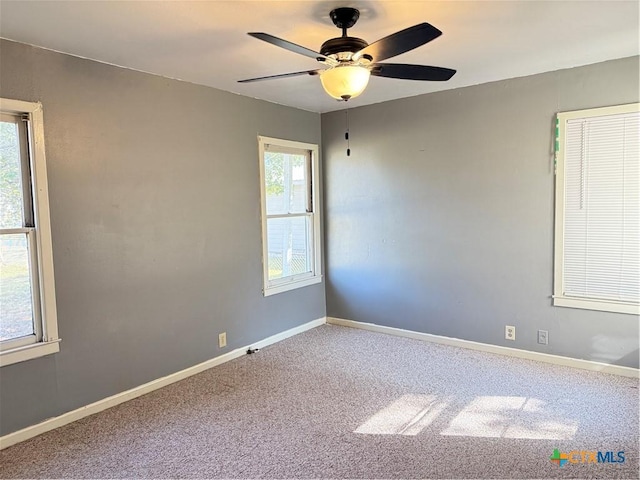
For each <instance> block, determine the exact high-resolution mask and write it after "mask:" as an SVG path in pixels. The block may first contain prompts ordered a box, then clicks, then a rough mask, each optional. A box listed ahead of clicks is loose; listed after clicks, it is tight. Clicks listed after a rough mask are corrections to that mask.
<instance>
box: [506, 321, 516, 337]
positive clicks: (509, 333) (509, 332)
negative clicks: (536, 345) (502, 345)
mask: <svg viewBox="0 0 640 480" xmlns="http://www.w3.org/2000/svg"><path fill="white" fill-rule="evenodd" d="M504 338H506V339H507V340H515V339H516V327H514V326H513V325H505V327H504Z"/></svg>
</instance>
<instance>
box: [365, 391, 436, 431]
mask: <svg viewBox="0 0 640 480" xmlns="http://www.w3.org/2000/svg"><path fill="white" fill-rule="evenodd" d="M445 408H447V403H446V402H443V401H438V398H437V397H436V396H435V395H403V396H402V397H400V398H399V399H398V400H396V401H394V402H393V403H392V404H390V405H389V406H387V407H385V408H384V409H382V410H380V411H379V412H378V413H376V414H375V415H373V416H371V417H370V418H369V419H368V420H367V421H366V422H364V423H363V424H362V425H360V426H359V427H358V428H357V429H356V430H355V433H362V434H368V435H417V434H418V433H420V432H421V431H422V429H424V428H425V427H426V426H427V425H429V424H430V423H431V422H433V421H434V420H435V419H436V417H438V415H440V414H441V413H442V411H443V410H444V409H445Z"/></svg>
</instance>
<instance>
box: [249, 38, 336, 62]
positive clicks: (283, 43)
mask: <svg viewBox="0 0 640 480" xmlns="http://www.w3.org/2000/svg"><path fill="white" fill-rule="evenodd" d="M248 35H251V36H252V37H253V38H257V39H258V40H262V41H264V42H267V43H270V44H272V45H275V46H276V47H280V48H284V49H285V50H289V51H290V52H294V53H299V54H300V55H304V56H305V57H310V58H313V59H315V60H318V61H319V62H329V63H331V64H335V63H337V62H336V61H335V60H333V59H332V58H329V57H325V56H324V55H322V54H320V53H318V52H314V51H313V50H311V49H310V48H306V47H302V46H300V45H297V44H295V43H292V42H289V41H287V40H283V39H282V38H278V37H274V36H273V35H269V34H268V33H264V32H249V33H248Z"/></svg>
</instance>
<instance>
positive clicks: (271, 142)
mask: <svg viewBox="0 0 640 480" xmlns="http://www.w3.org/2000/svg"><path fill="white" fill-rule="evenodd" d="M258 141H259V147H260V179H261V182H260V183H261V193H262V245H263V261H262V264H263V268H264V289H263V292H264V295H265V296H267V295H273V294H275V293H280V292H285V291H287V290H291V289H294V288H299V287H304V286H306V285H312V284H314V283H319V282H320V281H321V280H322V277H321V272H320V261H321V259H320V218H319V216H318V182H317V179H318V146H317V145H311V144H306V143H299V142H291V141H288V140H278V139H275V138H267V137H258Z"/></svg>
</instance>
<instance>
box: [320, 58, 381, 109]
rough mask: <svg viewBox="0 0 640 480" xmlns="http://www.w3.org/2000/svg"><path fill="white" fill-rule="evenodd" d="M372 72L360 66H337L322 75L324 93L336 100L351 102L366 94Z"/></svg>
mask: <svg viewBox="0 0 640 480" xmlns="http://www.w3.org/2000/svg"><path fill="white" fill-rule="evenodd" d="M370 75H371V72H370V71H369V69H368V68H366V67H363V66H360V65H336V66H335V67H333V68H329V69H328V70H325V71H323V72H322V73H321V74H320V82H321V83H322V87H323V88H324V91H325V92H327V94H329V95H330V96H331V97H333V98H335V99H336V100H349V99H350V98H355V97H357V96H358V95H360V94H361V93H362V92H364V89H365V88H367V84H368V83H369V76H370Z"/></svg>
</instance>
